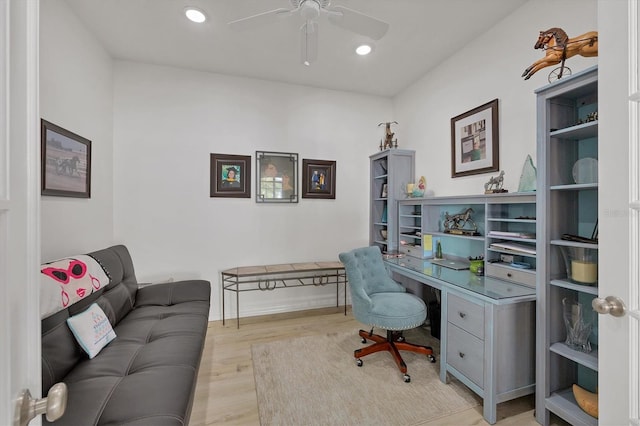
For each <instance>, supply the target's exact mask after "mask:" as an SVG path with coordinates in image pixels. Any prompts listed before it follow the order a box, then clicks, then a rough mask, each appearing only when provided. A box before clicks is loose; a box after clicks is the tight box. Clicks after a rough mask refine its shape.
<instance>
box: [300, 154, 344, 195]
mask: <svg viewBox="0 0 640 426" xmlns="http://www.w3.org/2000/svg"><path fill="white" fill-rule="evenodd" d="M302 198H320V199H335V198H336V162H335V161H331V160H310V159H306V158H304V159H302Z"/></svg>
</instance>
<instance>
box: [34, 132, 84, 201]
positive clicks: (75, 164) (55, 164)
mask: <svg viewBox="0 0 640 426" xmlns="http://www.w3.org/2000/svg"><path fill="white" fill-rule="evenodd" d="M40 143H41V167H42V176H41V179H42V182H41V183H42V187H41V194H42V195H53V196H58V197H74V198H91V141H90V140H89V139H86V138H83V137H82V136H79V135H76V134H75V133H72V132H70V131H68V130H66V129H63V128H62V127H60V126H57V125H55V124H53V123H50V122H48V121H46V120H40Z"/></svg>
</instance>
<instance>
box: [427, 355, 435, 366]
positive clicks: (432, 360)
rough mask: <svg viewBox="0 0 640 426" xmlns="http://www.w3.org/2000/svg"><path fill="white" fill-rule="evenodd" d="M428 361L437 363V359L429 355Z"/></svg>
mask: <svg viewBox="0 0 640 426" xmlns="http://www.w3.org/2000/svg"><path fill="white" fill-rule="evenodd" d="M427 359H428V360H429V361H430V362H431V363H432V364H433V363H435V362H436V357H435V356H433V355H427Z"/></svg>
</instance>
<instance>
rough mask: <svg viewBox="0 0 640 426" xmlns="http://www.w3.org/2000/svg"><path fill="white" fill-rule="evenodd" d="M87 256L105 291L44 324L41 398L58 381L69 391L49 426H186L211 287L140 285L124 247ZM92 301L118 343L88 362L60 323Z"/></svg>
mask: <svg viewBox="0 0 640 426" xmlns="http://www.w3.org/2000/svg"><path fill="white" fill-rule="evenodd" d="M88 254H89V256H91V257H93V258H94V259H95V260H96V261H98V263H100V265H102V267H103V269H104V270H105V271H106V273H107V275H108V277H109V284H108V285H107V286H105V287H103V288H102V289H100V290H98V291H97V292H95V293H93V294H91V295H90V296H88V297H86V298H85V299H82V300H80V301H79V302H77V303H75V304H73V305H70V306H69V307H67V308H66V309H64V310H62V311H60V312H58V313H56V314H53V315H51V316H49V317H47V318H44V319H42V392H43V395H46V394H47V392H48V391H49V388H50V387H51V386H52V385H53V384H55V383H56V382H60V381H62V382H65V383H66V384H67V386H68V389H69V393H68V402H67V410H66V412H65V414H64V415H63V416H62V417H61V418H60V419H59V420H58V421H56V422H55V423H53V424H55V425H74V426H77V425H123V424H124V425H153V426H163V425H186V424H188V422H189V414H190V412H191V406H192V404H193V396H194V391H195V385H196V377H197V374H198V367H199V365H200V358H201V356H202V350H203V347H204V341H205V335H206V332H207V322H208V315H209V304H210V283H209V282H208V281H203V280H191V281H181V282H171V283H165V284H155V285H145V286H139V285H138V283H137V281H136V277H135V274H134V269H133V262H132V260H131V257H130V255H129V252H128V250H127V248H126V247H125V246H122V245H119V246H113V247H110V248H107V249H103V250H99V251H96V252H93V253H88ZM94 302H95V303H97V304H98V305H99V306H100V307H101V308H102V310H103V311H104V312H105V314H106V315H107V317H108V318H109V321H110V323H111V324H112V326H113V329H114V331H115V332H116V335H117V337H116V338H115V340H113V341H112V342H110V343H109V344H108V345H107V346H106V347H105V348H103V349H102V351H101V352H100V353H99V354H98V355H97V356H96V357H95V358H93V359H89V357H88V356H87V354H86V353H85V352H84V351H83V350H82V348H81V347H80V345H79V344H78V343H77V342H76V340H75V338H74V336H73V334H72V333H71V331H70V329H69V327H68V326H67V324H66V319H67V318H68V317H69V316H72V315H75V314H77V313H79V312H82V311H84V310H85V309H86V308H88V307H89V306H90V305H91V304H92V303H94ZM43 422H44V423H45V424H48V423H47V421H46V419H44V418H43Z"/></svg>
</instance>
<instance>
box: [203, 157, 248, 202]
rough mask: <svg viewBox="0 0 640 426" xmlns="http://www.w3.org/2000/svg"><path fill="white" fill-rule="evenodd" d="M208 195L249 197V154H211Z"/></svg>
mask: <svg viewBox="0 0 640 426" xmlns="http://www.w3.org/2000/svg"><path fill="white" fill-rule="evenodd" d="M210 160H211V174H210V181H211V182H210V190H209V191H210V193H209V196H210V197H226V198H251V156H250V155H230V154H211V155H210Z"/></svg>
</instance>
